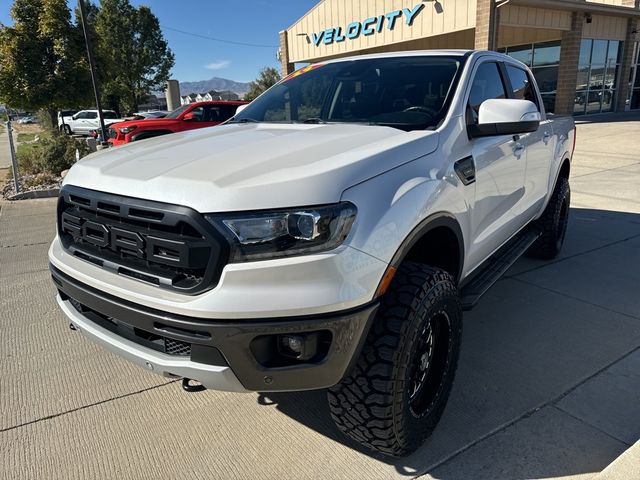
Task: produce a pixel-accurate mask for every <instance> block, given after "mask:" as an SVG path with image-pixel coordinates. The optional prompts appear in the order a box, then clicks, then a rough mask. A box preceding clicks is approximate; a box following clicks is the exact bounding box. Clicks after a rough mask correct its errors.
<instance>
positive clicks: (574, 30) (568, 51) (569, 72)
mask: <svg viewBox="0 0 640 480" xmlns="http://www.w3.org/2000/svg"><path fill="white" fill-rule="evenodd" d="M583 25H584V14H582V13H576V12H574V13H573V15H572V17H571V30H569V31H566V32H563V33H562V41H561V43H560V66H559V68H558V88H557V90H556V109H555V113H556V114H558V115H572V114H573V107H574V102H575V98H576V83H577V81H578V59H579V57H580V42H581V41H582V27H583Z"/></svg>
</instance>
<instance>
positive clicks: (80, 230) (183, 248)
mask: <svg viewBox="0 0 640 480" xmlns="http://www.w3.org/2000/svg"><path fill="white" fill-rule="evenodd" d="M62 231H63V232H65V233H69V234H70V235H71V236H72V237H74V238H78V239H82V240H83V241H85V242H88V243H90V244H92V245H95V246H96V247H100V248H109V249H110V250H112V251H114V252H116V253H125V254H129V255H133V256H136V257H138V258H144V259H147V260H150V261H155V262H158V263H164V264H167V265H176V266H180V267H188V266H189V262H188V256H189V251H188V248H187V244H186V242H182V241H179V240H168V239H164V238H158V237H154V236H151V235H142V234H139V233H136V232H131V231H128V230H125V229H123V228H120V227H114V226H109V225H105V224H103V223H98V222H95V221H91V220H85V219H83V218H80V217H77V216H75V215H72V214H70V213H68V212H64V213H63V214H62Z"/></svg>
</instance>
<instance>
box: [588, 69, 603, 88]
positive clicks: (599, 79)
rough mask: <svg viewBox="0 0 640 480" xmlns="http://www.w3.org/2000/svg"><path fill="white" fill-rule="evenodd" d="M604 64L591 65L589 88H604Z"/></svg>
mask: <svg viewBox="0 0 640 480" xmlns="http://www.w3.org/2000/svg"><path fill="white" fill-rule="evenodd" d="M604 70H605V68H604V65H591V74H590V75H589V90H602V88H603V87H604Z"/></svg>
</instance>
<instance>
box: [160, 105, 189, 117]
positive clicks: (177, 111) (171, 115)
mask: <svg viewBox="0 0 640 480" xmlns="http://www.w3.org/2000/svg"><path fill="white" fill-rule="evenodd" d="M189 106H190V105H189V104H187V105H183V106H181V107H179V108H176V109H175V110H174V111H173V112H171V113H169V114H168V115H167V116H166V117H164V118H178V117H179V116H180V114H181V113H182V112H184V111H185V110H186V109H187V108H189Z"/></svg>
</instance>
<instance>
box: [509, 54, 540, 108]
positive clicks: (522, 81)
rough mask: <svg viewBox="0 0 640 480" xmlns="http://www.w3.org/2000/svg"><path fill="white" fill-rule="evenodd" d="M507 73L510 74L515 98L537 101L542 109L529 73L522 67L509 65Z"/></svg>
mask: <svg viewBox="0 0 640 480" xmlns="http://www.w3.org/2000/svg"><path fill="white" fill-rule="evenodd" d="M507 74H508V75H509V80H511V86H512V87H513V98H517V99H518V100H529V101H530V102H533V103H535V104H536V107H538V110H540V105H539V104H538V96H537V95H536V92H535V89H534V88H533V84H532V83H531V79H530V78H529V75H527V72H525V71H524V70H522V69H521V68H518V67H514V66H512V65H507Z"/></svg>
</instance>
